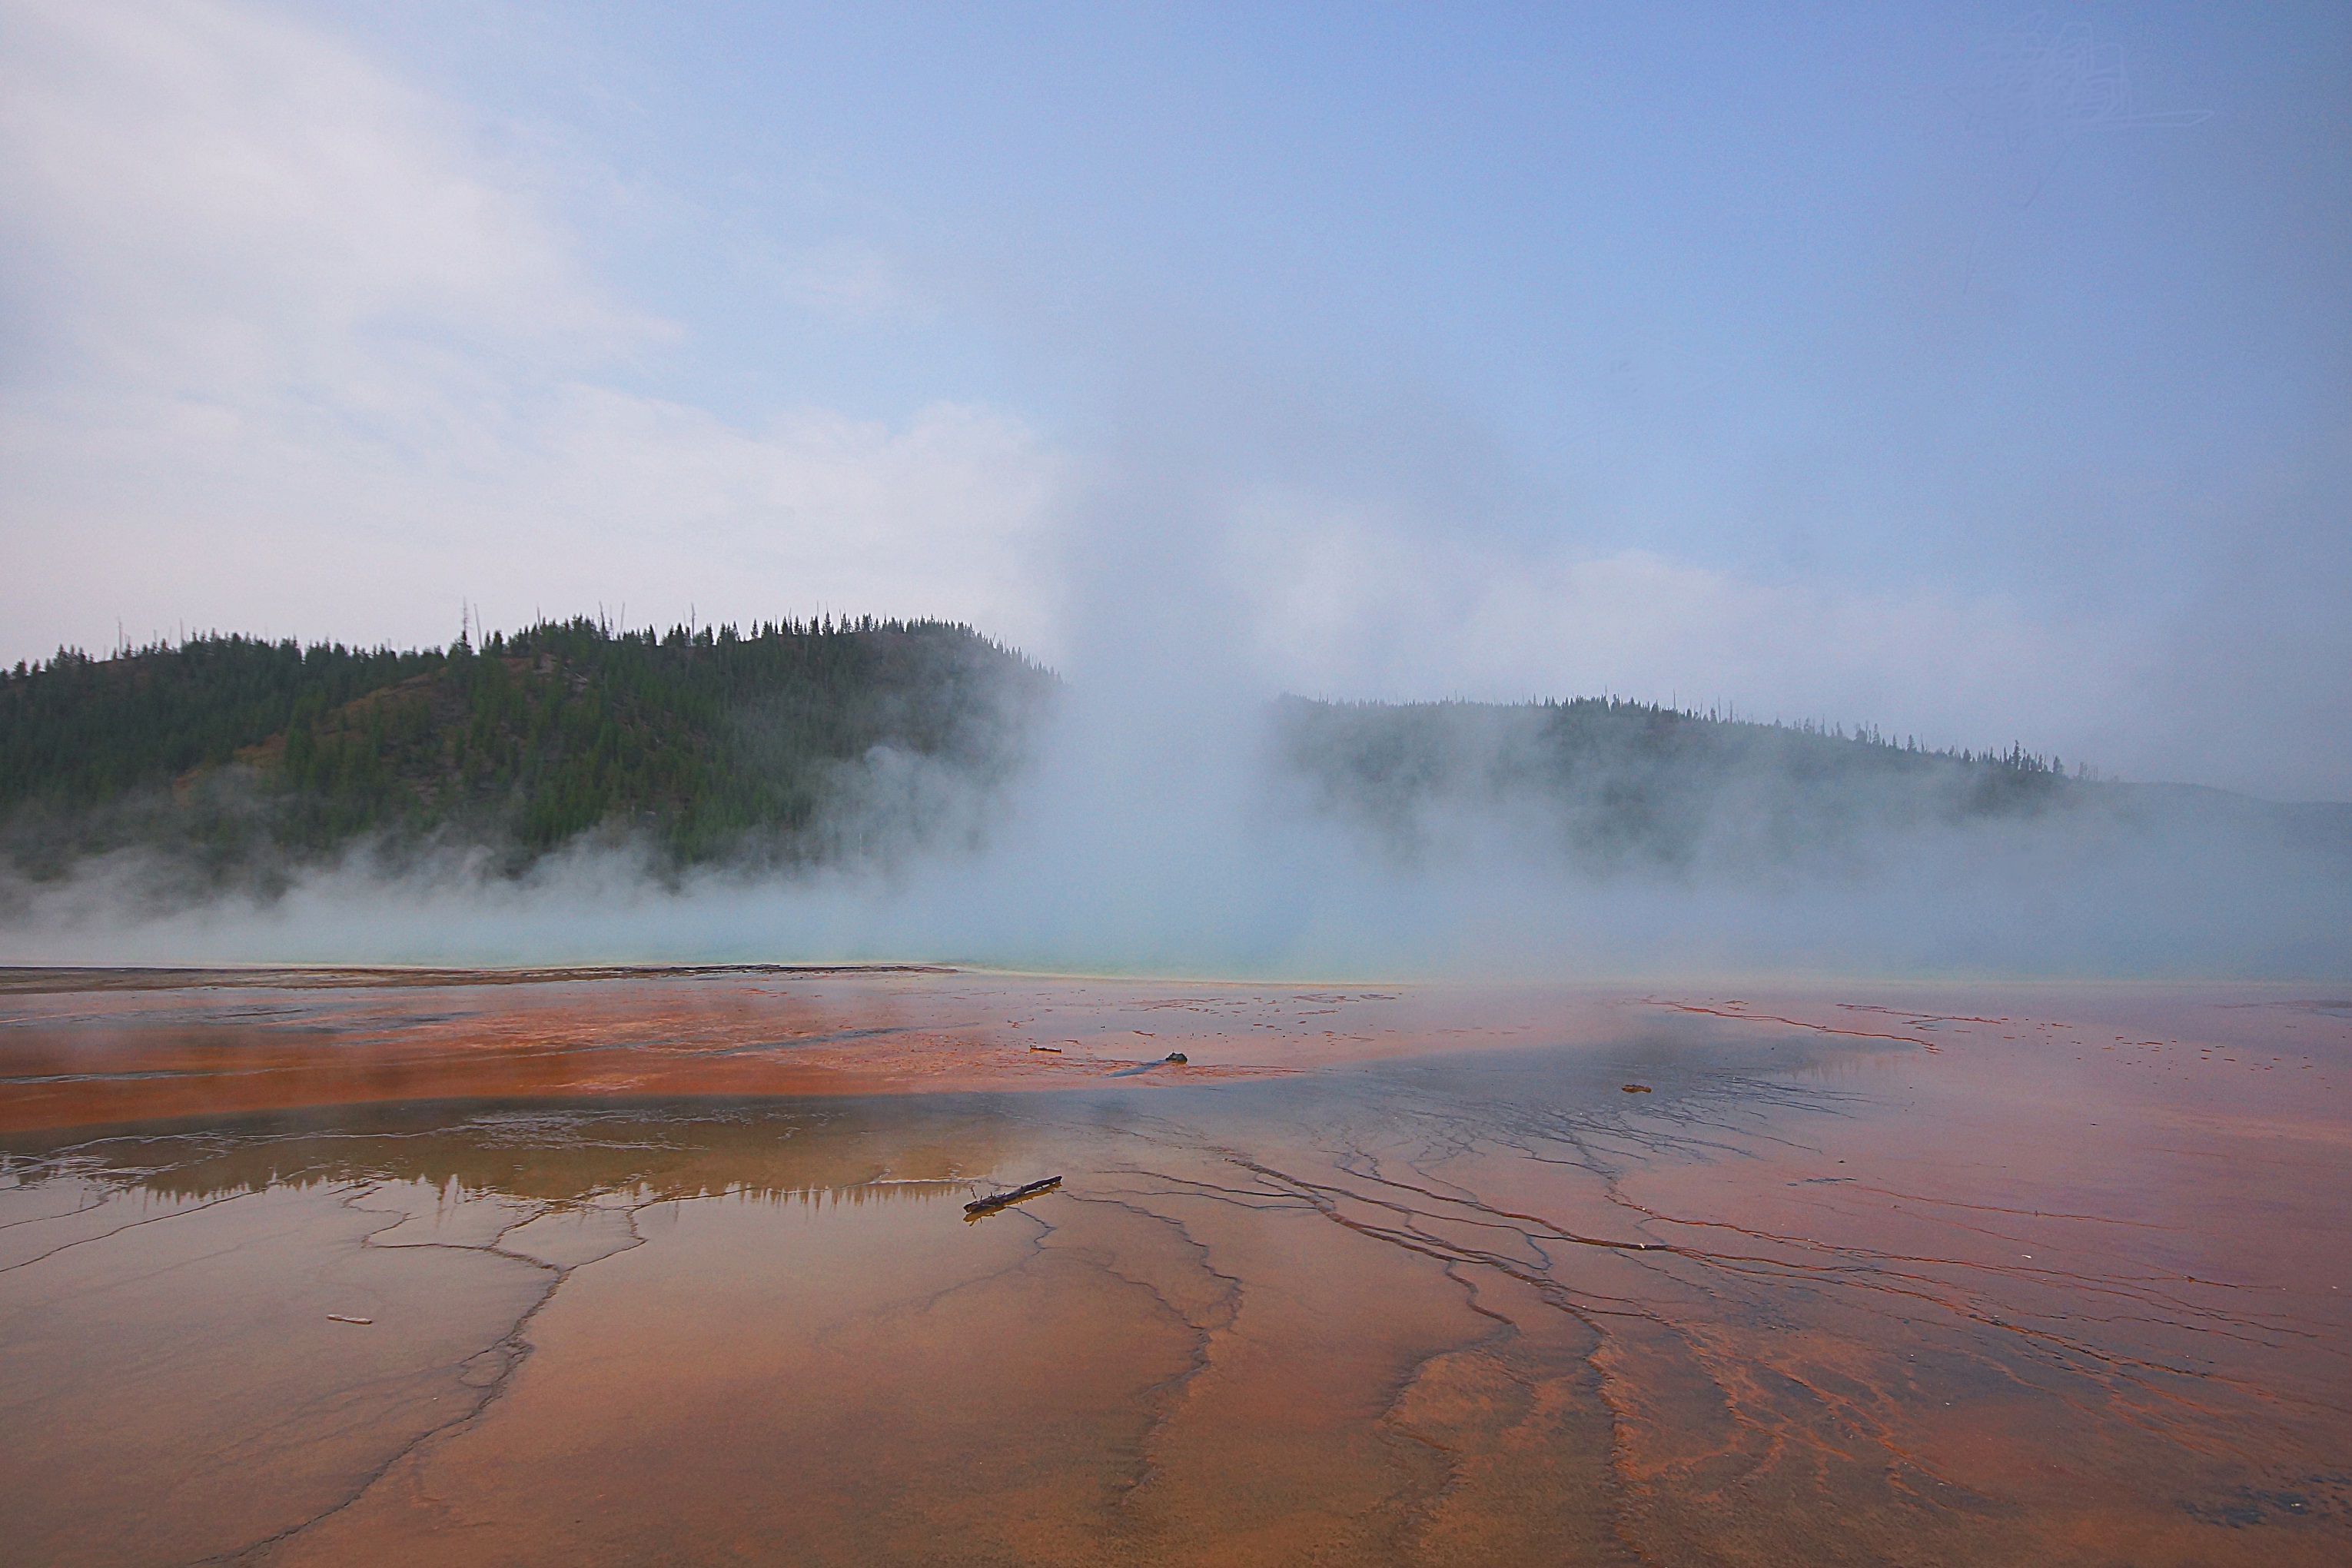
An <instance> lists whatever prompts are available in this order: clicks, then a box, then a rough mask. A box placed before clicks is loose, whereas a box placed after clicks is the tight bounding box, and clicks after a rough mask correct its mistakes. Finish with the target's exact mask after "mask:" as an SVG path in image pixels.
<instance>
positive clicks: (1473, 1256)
mask: <svg viewBox="0 0 2352 1568" xmlns="http://www.w3.org/2000/svg"><path fill="white" fill-rule="evenodd" d="M1045 1047H1058V1049H1053V1048H1045ZM1171 1051H1176V1052H1181V1053H1182V1054H1183V1055H1184V1056H1185V1057H1186V1058H1187V1059H1186V1061H1185V1062H1183V1063H1181V1064H1177V1063H1171V1062H1168V1061H1166V1060H1165V1058H1166V1056H1167V1055H1168V1053H1169V1052H1171ZM1139 1069H1140V1070H1139ZM2347 1079H2352V1003H2347V1000H2345V999H2344V998H2343V997H2342V996H2340V995H2336V994H2328V993H2325V992H2319V991H2305V990H2287V989H2275V988H2213V987H2209V988H2203V989H2196V988H2178V987H2172V988H2157V987H2145V986H2142V987H2105V988H2095V987H2034V988H2019V989H2014V990H2007V991H2002V990H1996V989H1993V988H1987V987H1979V988H1968V989H1961V988H1949V987H1946V988H1934V987H1927V986H1914V987H1903V986H1891V985H1875V986H1871V987H1860V986H1847V987H1843V988H1841V989H1839V990H1837V991H1836V992H1835V993H1831V992H1829V991H1819V992H1814V993H1798V992H1793V991H1791V992H1786V993H1775V994H1759V993H1757V992H1753V991H1749V990H1744V989H1743V990H1738V991H1730V992H1727V991H1724V990H1722V989H1720V988H1712V989H1711V988H1706V987H1699V986H1692V987H1685V988H1679V989H1661V990H1658V991H1654V992H1649V993H1643V994H1622V993H1615V994H1612V993H1604V992H1599V991H1591V990H1578V989H1570V988H1557V989H1549V990H1547V989H1542V988H1518V989H1507V990H1492V989H1490V990H1479V991H1470V990H1460V989H1455V990H1448V989H1442V988H1402V987H1386V988H1381V987H1348V988H1335V989H1328V990H1325V989H1318V988H1309V987H1270V986H1242V985H1210V984H1161V983H1150V984H1144V983H1129V982H1111V981H1085V980H1045V979H1035V978H1028V977H1007V976H988V975H973V974H958V973H887V974H885V973H829V974H828V973H785V972H777V971H769V972H758V973H744V972H720V973H704V974H698V975H691V976H663V975H651V974H644V973H611V974H606V975H604V976H601V977H597V978H579V977H568V976H546V975H542V976H538V977H535V978H532V979H530V980H529V981H527V982H521V983H506V984H468V983H466V977H463V976H453V975H438V976H432V975H427V976H416V975H408V976H400V977H386V976H381V975H368V974H354V973H335V974H323V973H322V974H313V975H309V976H301V977H289V976H283V975H254V974H241V975H205V974H189V973H181V974H168V975H157V974H151V975H147V976H143V977H125V976H121V975H113V976H90V975H87V974H83V975H58V974H55V973H51V974H46V975H45V974H35V973H28V972H18V973H15V974H13V975H8V976H5V978H0V1519H5V1520H6V1521H8V1524H7V1535H8V1537H9V1541H10V1544H9V1547H8V1549H7V1553H6V1555H7V1556H8V1557H9V1559H10V1560H11V1561H25V1562H36V1563H198V1562H224V1561H227V1562H250V1563H415V1562H427V1561H429V1562H448V1563H660V1562H677V1563H705V1562H734V1561H744V1562H761V1563H1161V1562H1165V1563H1504V1562H1507V1563H1805V1564H1813V1563H2017V1564H2028V1563H2032V1564H2044V1563H2101V1564H2123V1563H2137V1564H2156V1563H2174V1564H2189V1563H2314V1564H2318V1563H2330V1564H2333V1563H2342V1562H2345V1561H2347V1560H2352V1244H2347V1239H2346V1235H2345V1225H2346V1220H2347V1215H2352V1112H2347V1091H2352V1081H2347ZM1055 1174H1058V1175H1060V1176H1062V1177H1063V1178H1064V1179H1063V1183H1062V1184H1061V1186H1060V1187H1058V1188H1056V1189H1054V1190H1052V1191H1049V1192H1046V1193H1043V1194H1038V1195H1036V1196H1034V1197H1031V1198H1029V1199H1026V1200H1024V1202H1022V1203H1019V1204H1017V1205H1012V1206H1010V1207H1007V1208H1004V1209H1002V1210H999V1211H997V1212H994V1213H992V1214H990V1215H985V1216H984V1217H981V1218H978V1219H971V1218H968V1217H967V1216H966V1213H965V1210H964V1206H963V1205H965V1203H967V1202H968V1201H971V1199H972V1198H973V1197H975V1196H976V1195H981V1194H988V1193H992V1192H996V1191H999V1190H1002V1189H1003V1188H1005V1187H1008V1186H1011V1185H1013V1184H1019V1183H1021V1182H1024V1181H1027V1180H1030V1179H1033V1178H1036V1177H1040V1176H1045V1175H1055Z"/></svg>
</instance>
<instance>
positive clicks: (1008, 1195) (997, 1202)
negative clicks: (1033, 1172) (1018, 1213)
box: [963, 1176, 1062, 1219]
mask: <svg viewBox="0 0 2352 1568" xmlns="http://www.w3.org/2000/svg"><path fill="white" fill-rule="evenodd" d="M1061 1184H1062V1178H1061V1177H1059V1176H1047V1177H1045V1179H1044V1180H1042V1181H1035V1182H1024V1183H1023V1184H1021V1185H1019V1186H1017V1187H1013V1188H1010V1189H1008V1190H1006V1191H1004V1192H1001V1193H991V1194H989V1195H988V1196H986V1197H984V1198H974V1199H972V1201H971V1202H970V1203H968V1204H966V1205H963V1212H964V1213H965V1214H967V1215H970V1216H971V1217H972V1218H973V1219H978V1218H979V1217H980V1216H981V1215H984V1214H994V1213H995V1212H996V1211H997V1210H998V1209H1001V1208H1003V1206H1004V1205H1007V1204H1017V1203H1019V1202H1020V1201H1021V1200H1022V1199H1023V1198H1033V1197H1035V1196H1036V1195H1037V1194H1039V1193H1042V1192H1045V1190H1046V1189H1048V1188H1050V1187H1058V1186H1060V1185H1061Z"/></svg>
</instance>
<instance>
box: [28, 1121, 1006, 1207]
mask: <svg viewBox="0 0 2352 1568" xmlns="http://www.w3.org/2000/svg"><path fill="white" fill-rule="evenodd" d="M1013 1142H1014V1128H1013V1121H1012V1120H1011V1119H1010V1118H1009V1117H1007V1116H1004V1115H1003V1114H1002V1113H1001V1112H999V1111H997V1110H994V1109H993V1108H992V1107H990V1106H989V1105H987V1104H986V1103H984V1102H966V1103H959V1104H956V1105H954V1106H952V1107H949V1106H940V1105H931V1104H923V1103H917V1102H912V1101H908V1100H898V1101H895V1102H892V1103H888V1104H876V1103H872V1102H863V1101H856V1100H828V1101H823V1102H814V1103H813V1102H808V1101H798V1100H795V1101H761V1102H735V1103H730V1102H716V1103H714V1102H710V1101H694V1100H670V1101H661V1102H640V1103H635V1104H630V1105H623V1106H604V1107H596V1108H583V1107H581V1106H579V1105H578V1104H576V1103H574V1104H571V1105H566V1106H543V1105H512V1104H509V1105H490V1106H474V1107H467V1106H463V1105H449V1104H442V1105H421V1106H419V1105H401V1106H366V1105H361V1106H349V1107H337V1108H333V1109H332V1110H326V1111H306V1112H303V1113H299V1114H288V1115H277V1116H257V1117H247V1118H242V1119H238V1120H236V1121H229V1122H225V1123H219V1124H213V1125H207V1126H205V1127H202V1128H178V1129H174V1128H160V1129H154V1130H146V1129H123V1130H119V1131H113V1132H110V1133H108V1134H106V1135H103V1136H100V1137H96V1138H89V1137H78V1138H76V1139H74V1141H72V1142H58V1143H56V1144H53V1145H50V1146H47V1147H38V1146H33V1147H27V1146H25V1145H24V1144H23V1143H22V1142H20V1143H19V1147H18V1149H17V1150H16V1151H15V1152H10V1153H7V1154H5V1155H0V1171H5V1174H6V1176H7V1178H8V1179H10V1180H12V1181H14V1182H16V1183H17V1184H24V1185H33V1184H39V1183H43V1182H47V1181H55V1180H60V1179H76V1180H81V1181H87V1182H90V1183H93V1184H97V1185H99V1186H100V1187H103V1188H108V1189H112V1190H116V1191H121V1192H133V1191H135V1192H142V1193H147V1194H154V1195H156V1196H161V1197H168V1198H173V1199H182V1200H185V1199H205V1198H212V1197H217V1196H222V1195H226V1194H236V1193H241V1192H258V1191H261V1190H263V1189H265V1188H268V1187H272V1186H293V1187H310V1186H318V1185H342V1184H352V1183H363V1182H373V1181H406V1182H419V1183H423V1184H427V1185H430V1186H435V1187H442V1188H448V1189H452V1190H453V1192H454V1193H455V1194H456V1195H457V1196H460V1197H473V1196H481V1195H498V1196H507V1197H515V1198H522V1199H528V1200H532V1201H538V1202H550V1201H552V1202H562V1201H566V1200H573V1199H586V1198H593V1197H604V1196H611V1195H616V1194H617V1195H625V1196H629V1197H635V1198H643V1199H647V1200H660V1199H676V1198H696V1197H709V1196H716V1195H720V1194H735V1195H747V1196H755V1197H770V1198H783V1197H794V1196H797V1197H801V1198H803V1199H807V1200H810V1201H823V1202H832V1203H838V1202H848V1203H867V1202H882V1201H887V1200H890V1199H895V1198H900V1197H908V1196H921V1195H926V1194H929V1193H932V1192H935V1191H936V1190H937V1188H936V1184H950V1183H960V1182H962V1181H964V1180H966V1179H968V1178H970V1177H971V1176H972V1175H974V1174H978V1173H985V1172H987V1171H988V1170H990V1169H992V1167H994V1166H995V1165H997V1164H998V1163H1002V1162H1003V1160H1004V1158H1005V1157H1006V1155H1007V1154H1008V1152H1010V1150H1011V1146H1012V1144H1013Z"/></svg>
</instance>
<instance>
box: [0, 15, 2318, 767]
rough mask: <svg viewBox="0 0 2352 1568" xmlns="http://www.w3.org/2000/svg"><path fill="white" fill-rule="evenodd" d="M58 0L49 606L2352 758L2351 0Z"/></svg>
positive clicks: (23, 347)
mask: <svg viewBox="0 0 2352 1568" xmlns="http://www.w3.org/2000/svg"><path fill="white" fill-rule="evenodd" d="M1726 9H1727V8H1723V7H1715V6H1690V7H1679V6H1675V5H1652V6H1644V7H1609V8H1601V7H1590V8H1587V7H1569V6H1542V7H1504V6H1493V7H1476V8H1472V7H1437V6H1418V5H1416V6H1348V7H1337V6H1335V7H1328V8H1324V7H1296V6H1290V7H1284V6H1273V5H1251V6H1245V7H1244V6H1235V7H1231V8H1215V7H1209V6H1186V7H1169V8H1155V7H1150V6H1143V5H1136V6H1119V7H1103V6H1068V7H1059V6H1052V5H992V6H953V7H950V6H939V7H893V6H888V5H862V6H856V7H841V6H822V7H820V6H809V7H801V6H795V5H777V4H762V5H689V4H680V5H668V6H662V7H647V6H639V5H614V4H597V3H581V4H569V5H562V6H555V5H536V4H509V3H505V0H485V3H481V4H474V5H451V4H443V3H441V0H400V3H397V4H394V3H390V0H321V3H319V4H312V5H298V4H248V3H241V0H119V3H113V4H108V5H90V4H88V3H87V0H72V3H58V0H0V556H4V557H5V562H6V566H5V571H0V662H8V663H13V662H14V661H15V660H16V659H18V658H41V657H44V656H45V655H47V654H48V653H49V652H51V651H52V650H54V649H56V648H57V647H60V646H75V647H85V648H88V649H90V650H91V651H93V652H102V651H104V650H105V649H107V648H108V647H111V646H113V645H114V644H115V643H116V641H117V640H118V638H122V637H127V638H129V639H130V640H131V641H132V642H144V641H146V640H149V639H151V638H153V637H178V636H180V635H182V634H183V632H184V631H195V630H199V629H218V630H224V631H227V630H237V631H247V632H254V633H262V634H267V635H270V636H274V637H302V638H305V639H328V638H331V639H337V640H342V641H347V642H361V643H375V642H378V641H390V642H394V643H398V644H404V645H406V644H420V643H437V642H446V641H447V640H449V639H451V638H453V637H456V636H457V633H458V630H459V628H460V626H461V624H462V622H461V617H466V616H478V617H479V618H480V620H481V622H482V623H483V624H487V625H489V626H504V627H512V626H520V625H521V624H524V623H527V622H528V621H530V620H531V619H532V618H534V617H535V616H541V615H550V616H570V615H573V614H582V613H585V614H592V615H593V614H604V615H606V616H613V617H615V618H619V619H622V620H624V621H625V623H626V624H629V625H635V626H644V625H661V626H667V625H669V624H671V623H673V622H677V621H682V620H686V619H688V617H693V618H695V619H697V620H698V621H700V622H704V623H713V622H722V621H728V620H733V621H737V622H751V621H756V620H761V619H766V618H772V617H777V616H786V615H791V616H806V615H811V614H815V613H819V612H832V613H851V614H875V615H881V616H940V617H944V618H948V619H953V620H961V621H967V622H970V623H971V624H973V625H975V626H979V627H980V628H981V629H982V630H984V631H986V632H988V633H990V634H992V635H993V636H995V637H1000V638H1002V639H1003V640H1006V641H1008V642H1011V643H1013V644H1014V645H1016V646H1018V647H1022V648H1024V650H1027V651H1029V652H1031V653H1033V654H1034V655H1035V656H1036V657H1038V658H1041V659H1044V660H1045V661H1046V662H1048V663H1051V664H1052V665H1054V666H1055V668H1057V669H1060V670H1062V671H1063V672H1064V673H1066V675H1068V676H1069V677H1070V678H1071V679H1073V680H1074V681H1077V682H1082V683H1083V682H1087V681H1092V682H1095V683H1097V685H1099V686H1104V687H1111V686H1114V685H1116V684H1118V683H1138V682H1150V681H1157V682H1159V684H1160V688H1162V689H1168V688H1172V687H1176V686H1181V685H1183V684H1185V683H1187V682H1193V683H1196V684H1197V685H1199V686H1200V687H1201V688H1202V689H1213V690H1214V691H1216V692H1218V693H1220V694H1221V695H1222V696H1223V697H1239V696H1242V695H1246V694H1252V693H1271V692H1274V691H1277V690H1293V691H1299V692H1304V693H1307V694H1311V695H1322V696H1333V697H1391V698H1430V697H1449V696H1467V697H1476V698H1497V699H1516V698H1523V697H1528V696H1563V697H1565V696H1574V695H1581V694H1590V693H1599V692H1614V693H1619V694H1623V695H1628V696H1633V697H1636V698H1640V699H1643V700H1656V701H1665V702H1674V703H1677V704H1680V705H1683V706H1697V707H1700V708H1710V707H1711V708H1715V709H1717V710H1737V711H1738V713H1740V714H1742V715H1743V716H1754V717H1758V718H1763V719H1772V718H1780V719H1784V720H1791V721H1793V720H1800V719H1813V720H1820V721H1834V722H1841V723H1843V724H1847V725H1853V724H1858V723H1870V724H1875V725H1877V726H1878V727H1880V728H1881V729H1883V730H1885V731H1893V732H1895V733H1898V734H1916V735H1917V736H1919V737H1920V739H1921V740H1922V741H1923V742H1927V743H1930V744H1950V745H1964V746H1973V747H1984V746H1988V745H1990V746H2000V747H2006V746H2007V745H2008V744H2009V743H2010V742H2012V741H2014V742H2021V743H2023V744H2024V745H2026V746H2027V747H2029V748H2030V749H2032V750H2035V751H2038V752H2056V753H2058V754H2059V755H2060V756H2061V757H2062V758H2063V759H2065V760H2067V761H2068V762H2070V763H2072V762H2086V763H2092V764H2094V765H2095V766H2097V767H2099V768H2101V769H2102V770H2104V771H2105V772H2108V773H2116V774H2119V775H2122V776H2125V777H2130V778H2143V779H2167V780H2180V781H2187V782H2193V783H2202V784H2217V785H2221V786H2224V787H2229V788H2234V789H2242V790H2246V791H2250V792H2252V793H2255V794H2259V795H2267V796H2271V797H2273V798H2284V799H2337V800H2344V799H2352V612H2347V604H2352V597H2347V590H2352V528H2347V522H2352V505H2348V504H2347V503H2352V310H2347V309H2346V301H2347V299H2352V276H2347V274H2352V156H2347V154H2352V94H2347V93H2346V92H2345V91H2344V89H2343V83H2344V82H2345V81H2346V80H2347V79H2352V11H2347V9H2345V8H2343V7H2341V6H2337V5H2309V6H2303V7H2296V6H2276V7H2263V8H2252V7H2210V6H2195V7H2191V6H2179V7H2170V6H2161V5H2130V6H2123V5H2087V6H2053V7H2049V8H2045V9H2040V10H2021V9H2014V8H2011V7H2005V6H1971V5H1948V6H1932V7H1931V6H1912V5H1855V6H1851V7H1843V8H1835V7H1825V6H1798V7H1769V8H1766V7H1759V8H1757V10H1756V11H1755V13H1754V14H1753V15H1751V16H1746V17H1744V18H1741V17H1732V18H1728V19H1727V17H1726V16H1724V15H1723V14H1722V13H1723V12H1724V11H1725V10H1726Z"/></svg>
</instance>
